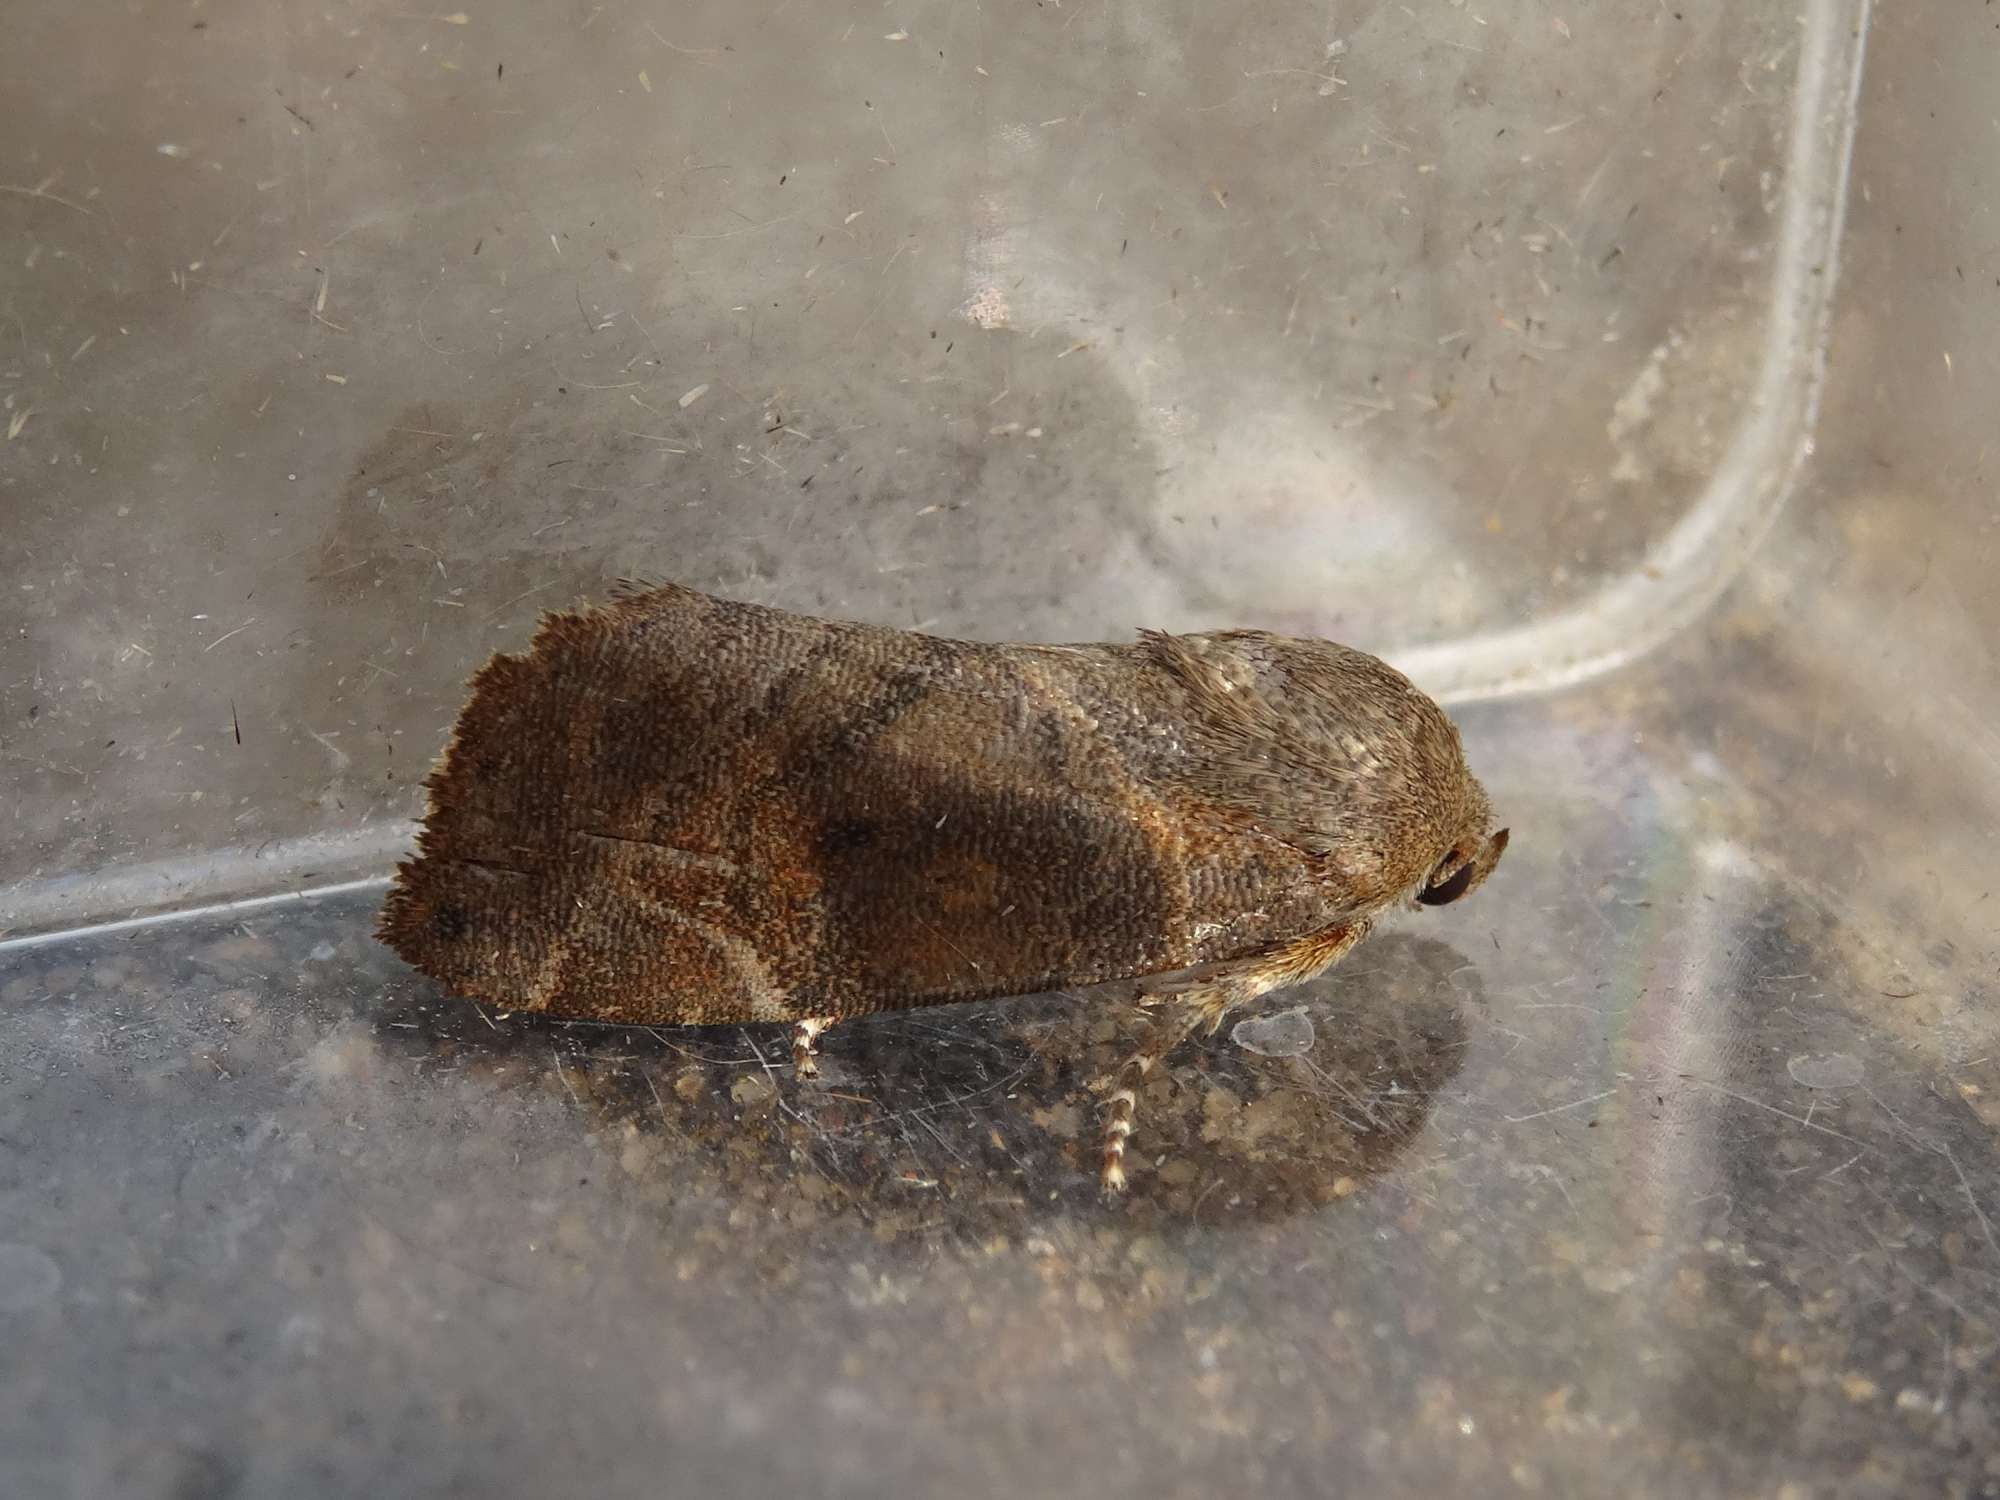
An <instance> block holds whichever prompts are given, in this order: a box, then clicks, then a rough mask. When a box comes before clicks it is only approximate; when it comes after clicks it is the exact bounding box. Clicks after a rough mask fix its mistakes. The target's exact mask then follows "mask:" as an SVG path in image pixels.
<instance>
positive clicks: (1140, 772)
mask: <svg viewBox="0 0 2000 1500" xmlns="http://www.w3.org/2000/svg"><path fill="white" fill-rule="evenodd" d="M427 786H428V789H429V793H430V801H429V810H428V812H427V813H426V816H425V818H424V822H423V825H422V829H421V832H420V834H419V838H418V853H417V856H416V857H415V858H414V859H411V860H408V861H405V862H404V863H402V864H401V865H400V866H399V867H398V869H397V873H396V877H395V881H394V885H393V887H392V889H391V891H390V893H389V896H388V899H387V902H386V903H385V905H384V907H383V910H382V916H381V922H380V927H379V935H380V937H381V938H382V940H383V941H384V942H386V943H387V944H388V945H389V946H390V947H391V948H393V949H395V950H396V952H397V953H399V954H401V955H402V957H403V958H404V959H406V960H407V961H408V962H410V963H411V964H412V965H414V966H415V967H416V968H418V969H420V970H422V971H423V972H424V973H426V974H428V975H430V976H432V977H433V978H435V979H437V980H438V981H440V982H441V983H443V984H444V985H446V986H448V987H449V988H451V989H453V990H455V991H457V992H458V993H460V994H463V995H466V996H470V997H474V998H477V999H482V1000H487V1001H491V1002H493V1003H495V1004H497V1005H500V1006H504V1007H506V1008H508V1009H510V1010H517V1011H528V1012H536V1013H540V1014H543V1015H548V1016H556V1017H569V1018H583V1019H589V1020H593V1021H606V1022H623V1023H630V1024H633V1025H661V1024H692V1025H712V1024H734V1023H744V1022H760V1021H761V1022H776V1023H789V1024H790V1026H791V1029H792V1057H793V1062H794V1064H795V1068H796V1071H797V1073H798V1074H799V1075H800V1076H806V1077H809V1076H811V1075H813V1074H814V1073H815V1072H816V1071H817V1065H816V1063H815V1061H814V1053H815V1044H816V1041H817V1039H818V1037H819V1036H820V1034H821V1033H822V1032H823V1031H824V1030H825V1029H826V1028H827V1027H828V1026H831V1025H832V1024H834V1023H835V1022H836V1021H845V1020H849V1019H852V1018H854V1017H857V1016H865V1015H869V1014H871V1013H875V1012H880V1011H892V1010H902V1009H906V1008H910V1007H915V1006H924V1005H943V1004H947V1003H950V1002H953V1001H965V1000H978V999H986V998H993V997H999V996H1006V995H1019V994H1029V993H1034V992H1038V991H1045V990H1051V989H1071V988H1077V987H1085V986H1105V987H1106V988H1107V989H1116V988H1117V986H1113V985H1111V984H1110V982H1111V981H1135V982H1136V983H1135V984H1132V985H1127V986H1125V987H1124V989H1125V994H1126V995H1127V996H1128V997H1129V998H1131V1000H1132V1002H1133V1003H1134V1004H1135V1005H1136V1007H1137V1008H1138V1010H1139V1011H1140V1012H1142V1013H1143V1017H1144V1022H1143V1025H1142V1027H1141V1030H1142V1033H1144V1040H1143V1041H1142V1042H1141V1043H1140V1044H1139V1046H1138V1047H1137V1049H1136V1050H1135V1051H1134V1052H1133V1054H1132V1055H1131V1057H1130V1059H1129V1060H1128V1061H1127V1062H1126V1063H1125V1064H1124V1065H1123V1066H1122V1067H1121V1068H1120V1069H1119V1070H1118V1071H1117V1072H1116V1073H1115V1074H1114V1075H1113V1076H1112V1077H1110V1078H1108V1079H1105V1080H1102V1081H1101V1083H1100V1089H1101V1091H1102V1092H1103V1093H1104V1095H1105V1108H1104V1126H1103V1142H1102V1159H1101V1163H1100V1173H1101V1180H1102V1184H1103V1186H1104V1188H1105V1189H1106V1190H1107V1191H1111V1192H1116V1191H1120V1190H1122V1189H1123V1188H1124V1187H1125V1185H1126V1175H1125V1154H1126V1144H1127V1142H1128V1140H1129V1139H1130V1137H1131V1135H1132V1133H1133V1129H1134V1125H1135V1116H1136V1113H1137V1108H1138V1099H1139V1091H1140V1088H1141V1086H1142V1085H1143V1084H1144V1083H1145V1081H1146V1079H1147V1077H1148V1075H1149V1074H1150V1073H1151V1072H1152V1070H1153V1069H1154V1068H1156V1067H1158V1066H1159V1065H1160V1064H1161V1063H1162V1061H1163V1060H1164V1059H1165V1058H1166V1057H1167V1056H1168V1054H1169V1053H1170V1052H1171V1051H1172V1050H1173V1049H1174V1048H1175V1047H1176V1046H1178V1045H1179V1044H1180V1043H1181V1042H1182V1041H1183V1040H1185V1039H1186V1038H1187V1037H1189V1036H1190V1035H1191V1034H1193V1033H1194V1032H1196V1031H1198V1030H1205V1031H1207V1032H1209V1033H1213V1032H1214V1031H1215V1030H1216V1029H1217V1028H1218V1027H1219V1026H1220V1025H1221V1023H1222V1020H1223V1018H1224V1016H1225V1015H1226V1014H1227V1013H1228V1012H1229V1011H1230V1010H1231V1009H1233V1008H1234V1007H1237V1006H1239V1005H1242V1004H1244V1003H1246V1002H1248V1001H1250V1000H1252V999H1254V998H1256V997H1257V996H1259V995H1261V994H1263V993H1265V992H1266V991H1269V990H1272V989H1276V988H1278V987H1280V986H1282V985H1287V984H1292V983H1295V982H1298V981H1300V980H1304V979H1308V978H1310V977H1312V976H1313V975H1316V974H1318V973H1320V972H1322V971H1323V970H1325V969H1326V968H1328V967H1329V966H1330V965H1332V964H1334V963H1335V962H1337V961H1338V960H1339V959H1340V958H1341V957H1342V956H1343V955H1344V954H1345V953H1347V951H1348V950H1349V949H1351V948H1352V947H1353V946H1354V945H1355V944H1356V943H1358V942H1360V941H1361V939H1362V938H1363V937H1364V936H1365V935H1366V934H1367V932H1368V929H1369V927H1370V925H1371V924H1372V923H1373V922H1374V921H1375V920H1376V919H1377V917H1378V916H1379V915H1380V914H1381V913H1383V912H1384V911H1386V910H1387V909H1389V908H1390V907H1392V906H1396V905H1398V904H1408V905H1412V906H1441V905H1445V904H1447V903H1450V902H1453V901H1457V900H1459V899H1460V898H1462V897H1464V896H1466V895H1467V894H1469V893H1470V892H1472V891H1473V890H1475V889H1477V888H1478V886H1479V884H1480V882H1482V881H1483V880H1485V879H1486V877H1487V876H1488V875H1489V874H1490V873H1491V872H1492V870H1493V867H1494V865H1495V863H1496V862H1497V861H1498V860H1499V858H1500V856H1501V853H1502V852H1503V851H1504V850H1505V849H1506V847H1507V830H1506V829H1504V828H1502V829H1499V830H1497V831H1495V830H1494V829H1493V828H1492V827H1491V824H1492V822H1493V818H1492V814H1491V810H1490V807H1489V804H1488V801H1487V796H1486V793H1485V791H1484V789H1483V788H1482V787H1481V786H1480V784H1479V782H1478V781H1477V780H1476V779H1475V778H1474V777H1473V775H1472V773H1471V771H1470V770H1468V769H1467V767H1466V763H1465V755H1464V750H1463V748H1462V746H1461V744H1460V740H1459V735H1458V731H1457V729H1456V728H1455V727H1454V726H1453V724H1452V723H1451V721H1450V720H1449V719H1448V718H1446V717H1445V715H1444V713H1443V711H1442V710H1441V709H1440V708H1439V707H1438V706H1437V704H1435V703H1434V702H1432V701H1431V699H1430V698H1428V697H1426V696H1425V695H1424V694H1423V693H1422V692H1421V691H1419V690H1418V689H1417V688H1416V687H1415V686H1414V685H1413V684H1412V683H1411V682H1410V681H1409V680H1408V679H1407V678H1405V677H1404V676H1403V675H1402V674H1401V673H1399V672H1397V671H1395V670H1394V669H1393V668H1392V667H1390V666H1388V665H1387V664H1386V663H1384V662H1382V661H1380V660H1378V659H1377V658H1375V657H1373V656H1370V655H1367V654H1366V653H1364V652H1361V651H1355V650H1351V649H1349V648H1348V647H1346V646H1339V645H1335V644H1333V643H1332V642H1330V641H1322V640H1308V639H1297V638H1292V637H1287V636H1282V635H1273V634H1269V633H1267V632H1264V631H1257V630H1225V631H1217V632H1212V633H1205V634H1199V635H1167V634H1161V633H1157V632H1150V631H1142V632H1140V633H1139V636H1138V638H1137V639H1136V640H1135V641H1132V642H1128V643H1123V644H1103V645H988V644H979V643H976V642H970V641H957V640H946V639H941V638H939V637H936V636H930V635H924V634H920V633H918V632H916V631H910V630H895V629H886V628H883V627H880V626H874V625H863V624H853V623H848V622H843V621H835V620H819V619H810V618H807V617H804V616H801V615H796V614H789V613H786V612H784V611H782V610H776V609H769V608H765V607H762V606H759V605H753V604H742V603H734V602H731V601H728V600H724V599H717V598H711V597H709V596H707V595H704V594H700V593H697V592H695V591H693V590H691V589H686V588H681V587H677V586H671V585H670V586H665V587H648V588H640V587H637V586H633V587H631V588H627V589H625V590H624V591H622V592H620V593H619V594H617V595H615V596H614V597H613V598H612V599H611V600H610V601H609V602H607V603H605V604H603V605H601V606H595V607H583V608H578V609H575V610H571V611H567V612H563V613H557V614H549V615H545V616H544V617H543V618H542V621H541V625H540V628H539V630H538V631H537V633H536V635H535V637H534V640H533V642H532V643H531V645H530V646H529V648H528V650H527V651H526V652H525V653H524V654H521V655H504V654H503V655H496V656H494V657H493V658H492V660H490V661H489V662H487V664H486V665H485V666H484V667H483V668H482V669H481V670H480V671H479V672H478V673H477V674H476V675H475V676H474V677H473V679H472V683H471V695H470V699H469V701H468V702H467V703H466V705H465V707H464V709H463V711H462V712H461V713H460V715H459V718H458V722H457V725H456V727H455V729H454V731H453V733H452V736H451V739H450V743H449V745H448V746H447V748H446V750H445V752H444V755H443V757H442V759H441V760H440V761H439V762H438V764H437V766H436V768H435V769H434V770H433V771H432V773H431V775H430V778H429V780H428V782H427Z"/></svg>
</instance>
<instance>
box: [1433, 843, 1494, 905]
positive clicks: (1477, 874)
mask: <svg viewBox="0 0 2000 1500" xmlns="http://www.w3.org/2000/svg"><path fill="white" fill-rule="evenodd" d="M1506 852H1507V830H1506V829H1504V828H1502V829H1499V830H1498V831H1497V832H1494V833H1490V834H1489V833H1485V832H1483V830H1482V831H1481V832H1480V833H1475V834H1467V835H1466V836H1465V837H1463V838H1461V839H1460V840H1459V841H1458V842H1457V843H1455V844H1453V845H1452V846H1451V848H1449V849H1447V850H1445V852H1444V857H1443V858H1442V859H1440V860H1439V861H1438V862H1437V864H1436V865H1434V866H1433V867H1432V868H1431V873H1430V874H1429V875H1427V876H1426V877H1425V878H1424V883H1423V884H1422V885H1421V886H1419V887H1418V888H1417V894H1416V901H1417V904H1418V905H1419V906H1449V905H1450V904H1451V903H1452V902H1454V901H1456V900H1458V899H1459V897H1461V896H1469V895H1471V894H1472V892H1474V891H1476V890H1478V889H1479V886H1480V883H1481V882H1482V881H1484V880H1485V879H1486V877H1487V876H1488V875H1491V874H1492V873H1493V867H1494V866H1495V865H1497V864H1499V863H1500V856H1501V855H1502V854H1505V853H1506Z"/></svg>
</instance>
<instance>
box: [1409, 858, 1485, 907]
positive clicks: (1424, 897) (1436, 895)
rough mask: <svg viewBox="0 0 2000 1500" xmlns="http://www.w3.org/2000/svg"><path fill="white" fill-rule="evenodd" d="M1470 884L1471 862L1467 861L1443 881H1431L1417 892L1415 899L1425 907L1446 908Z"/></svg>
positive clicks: (1462, 893) (1461, 894) (1463, 892)
mask: <svg viewBox="0 0 2000 1500" xmlns="http://www.w3.org/2000/svg"><path fill="white" fill-rule="evenodd" d="M1471 884H1472V861H1471V860H1469V859H1468V860H1466V861H1465V862H1464V863H1462V864H1461V865H1460V866H1459V867H1458V868H1457V869H1456V870H1453V871H1452V872H1451V874H1449V875H1447V876H1446V877H1445V878H1444V879H1443V880H1437V879H1433V880H1432V881H1431V883H1430V884H1429V885H1426V886H1425V887H1424V888H1423V889H1422V890H1421V891H1418V892H1417V899H1418V900H1419V901H1421V902H1422V903H1423V904H1424V905H1425V906H1448V905H1450V904H1451V903H1452V902H1454V901H1456V900H1457V899H1458V898H1459V897H1460V896H1463V895H1464V894H1465V892H1466V890H1467V888H1468V887H1470V886H1471Z"/></svg>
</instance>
